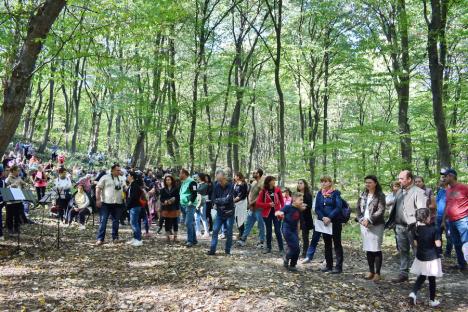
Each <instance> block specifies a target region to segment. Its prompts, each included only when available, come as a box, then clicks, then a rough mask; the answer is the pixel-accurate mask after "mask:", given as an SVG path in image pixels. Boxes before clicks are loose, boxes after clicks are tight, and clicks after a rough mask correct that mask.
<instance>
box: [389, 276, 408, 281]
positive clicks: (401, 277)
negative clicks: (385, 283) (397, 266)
mask: <svg viewBox="0 0 468 312" xmlns="http://www.w3.org/2000/svg"><path fill="white" fill-rule="evenodd" d="M407 280H408V276H406V275H403V274H400V275H398V276H397V277H395V278H394V279H392V283H403V282H406V281H407Z"/></svg>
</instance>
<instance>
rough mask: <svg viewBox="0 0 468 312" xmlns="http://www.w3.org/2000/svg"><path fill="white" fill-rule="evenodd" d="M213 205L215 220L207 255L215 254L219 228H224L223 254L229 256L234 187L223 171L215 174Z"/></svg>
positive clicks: (233, 213) (232, 223)
mask: <svg viewBox="0 0 468 312" xmlns="http://www.w3.org/2000/svg"><path fill="white" fill-rule="evenodd" d="M213 204H214V208H215V209H216V219H215V220H214V225H213V235H212V237H211V246H210V250H209V251H208V255H211V256H212V255H214V254H215V253H216V246H217V244H218V234H219V231H220V230H221V226H222V225H223V224H224V225H225V227H226V246H225V249H224V252H225V253H226V254H227V255H230V254H231V246H232V227H233V225H234V215H235V206H234V186H233V185H232V183H231V182H229V181H228V180H227V179H226V174H225V173H224V171H218V172H217V173H216V183H215V185H214V187H213Z"/></svg>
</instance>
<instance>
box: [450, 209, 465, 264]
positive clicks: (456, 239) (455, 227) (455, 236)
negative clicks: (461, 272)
mask: <svg viewBox="0 0 468 312" xmlns="http://www.w3.org/2000/svg"><path fill="white" fill-rule="evenodd" d="M450 238H451V239H452V243H453V246H454V247H455V253H456V254H457V262H458V267H459V268H460V269H465V268H466V261H465V257H464V255H463V250H462V247H463V244H465V243H466V242H468V217H464V218H462V219H460V220H457V221H450Z"/></svg>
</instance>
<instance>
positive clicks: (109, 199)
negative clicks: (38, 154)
mask: <svg viewBox="0 0 468 312" xmlns="http://www.w3.org/2000/svg"><path fill="white" fill-rule="evenodd" d="M125 187H126V185H125V179H124V177H122V176H121V169H120V165H118V164H114V165H113V166H112V168H111V173H110V174H106V175H104V176H103V177H102V178H101V179H100V180H99V182H98V184H97V186H96V207H97V208H99V215H100V218H101V223H100V225H99V230H98V235H97V241H96V245H97V246H99V245H102V244H103V243H104V238H105V236H106V227H107V219H108V218H109V214H110V215H111V217H112V242H113V243H115V242H117V240H118V239H119V220H120V216H121V214H122V209H123V207H122V205H123V198H124V196H123V192H124V191H125Z"/></svg>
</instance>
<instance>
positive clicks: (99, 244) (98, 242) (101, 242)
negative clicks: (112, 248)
mask: <svg viewBox="0 0 468 312" xmlns="http://www.w3.org/2000/svg"><path fill="white" fill-rule="evenodd" d="M102 244H104V242H103V241H102V240H98V241H96V244H95V245H96V246H101V245H102Z"/></svg>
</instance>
